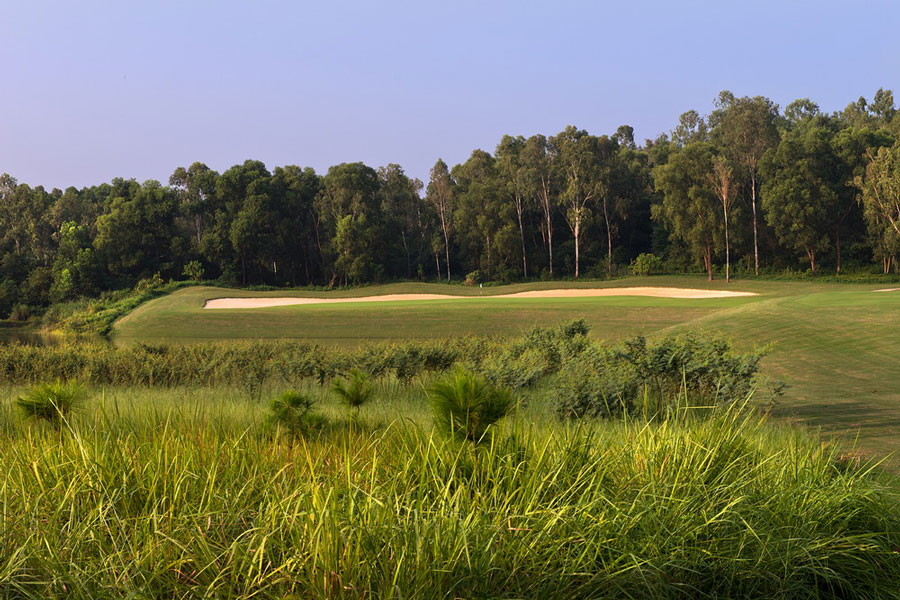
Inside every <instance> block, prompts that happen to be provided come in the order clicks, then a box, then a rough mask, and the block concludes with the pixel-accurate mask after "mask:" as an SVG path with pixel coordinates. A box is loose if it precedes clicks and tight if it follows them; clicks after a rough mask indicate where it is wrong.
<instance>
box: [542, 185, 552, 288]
mask: <svg viewBox="0 0 900 600" xmlns="http://www.w3.org/2000/svg"><path fill="white" fill-rule="evenodd" d="M541 188H542V193H541V204H542V205H543V208H544V221H545V222H546V224H547V248H548V249H549V251H550V275H553V207H552V206H551V205H550V190H549V189H547V182H546V181H544V178H543V177H542V178H541Z"/></svg>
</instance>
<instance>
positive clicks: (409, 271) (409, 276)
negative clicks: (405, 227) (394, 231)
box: [400, 231, 412, 279]
mask: <svg viewBox="0 0 900 600" xmlns="http://www.w3.org/2000/svg"><path fill="white" fill-rule="evenodd" d="M400 237H401V238H403V250H405V251H406V278H407V279H412V266H411V265H410V261H409V245H408V244H407V243H406V232H405V231H401V232H400Z"/></svg>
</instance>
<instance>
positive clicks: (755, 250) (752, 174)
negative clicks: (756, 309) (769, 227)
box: [750, 169, 759, 276]
mask: <svg viewBox="0 0 900 600" xmlns="http://www.w3.org/2000/svg"><path fill="white" fill-rule="evenodd" d="M750 205H751V206H752V207H753V272H754V273H755V274H756V275H757V276H759V241H758V235H757V222H756V173H755V172H754V171H753V169H751V170H750Z"/></svg>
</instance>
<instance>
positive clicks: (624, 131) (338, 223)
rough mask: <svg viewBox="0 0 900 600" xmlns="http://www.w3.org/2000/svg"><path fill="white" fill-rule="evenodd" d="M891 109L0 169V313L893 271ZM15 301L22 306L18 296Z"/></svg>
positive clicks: (896, 224) (897, 146) (896, 186)
mask: <svg viewBox="0 0 900 600" xmlns="http://www.w3.org/2000/svg"><path fill="white" fill-rule="evenodd" d="M898 251H900V115H898V112H897V109H896V108H895V106H894V98H893V94H892V92H891V91H889V90H883V89H879V90H878V91H877V92H876V94H875V96H874V98H873V99H872V100H871V101H868V100H866V99H865V98H860V99H859V100H858V101H856V102H853V103H851V104H850V105H848V106H847V107H846V108H845V109H844V110H843V111H839V112H835V113H831V114H826V113H824V112H822V111H821V110H820V109H819V107H818V106H817V105H816V104H815V103H814V102H812V101H810V100H809V99H801V100H797V101H794V102H792V103H790V104H789V105H788V106H786V107H785V108H784V110H783V111H782V110H780V108H779V106H778V105H776V104H775V103H773V102H772V101H771V100H769V99H768V98H765V97H761V96H756V97H736V96H734V95H733V94H732V93H730V92H728V91H724V92H722V93H721V94H720V95H719V97H718V99H717V100H716V103H715V109H714V110H713V111H712V112H711V113H710V114H707V115H701V114H699V113H698V112H696V111H693V110H692V111H688V112H686V113H684V114H682V115H681V117H680V118H679V122H678V124H677V125H676V126H675V128H674V129H673V130H672V131H671V132H670V133H668V134H662V135H660V136H659V137H657V138H656V139H652V140H649V139H648V140H646V141H645V142H644V143H643V144H638V143H636V142H635V139H634V134H633V129H632V128H631V127H629V126H627V125H623V126H621V127H619V128H618V129H617V130H616V132H615V133H612V134H609V135H599V136H597V135H592V134H590V133H588V132H587V131H585V130H582V129H578V128H576V127H574V126H569V127H566V128H565V129H564V130H563V131H561V132H559V133H557V134H555V135H550V136H545V135H541V134H537V135H533V136H531V137H528V138H526V137H523V136H509V135H505V136H503V137H502V139H500V141H499V143H498V144H497V146H496V148H495V149H494V151H493V153H491V152H488V151H485V150H481V149H477V150H475V151H473V152H472V154H471V156H470V157H469V158H468V159H467V160H466V161H465V162H463V163H462V164H458V165H455V166H453V167H452V168H451V167H450V166H448V165H447V164H446V163H445V162H444V161H443V160H440V159H439V160H438V161H437V162H436V163H435V165H434V167H433V168H432V169H431V172H430V177H429V181H428V182H427V184H425V183H423V182H421V181H419V180H418V179H415V178H411V177H409V176H408V175H407V174H406V173H405V172H404V170H403V168H402V167H401V166H400V165H397V164H389V165H387V166H384V167H379V168H377V169H375V168H372V167H370V166H367V165H365V164H362V163H344V164H340V165H336V166H333V167H331V168H329V169H328V171H327V173H325V174H324V175H321V174H318V173H316V172H315V171H314V170H313V169H311V168H308V167H307V168H301V167H298V166H294V165H288V166H284V167H275V168H274V169H273V170H271V171H270V170H269V169H268V168H267V167H266V166H265V165H264V164H263V163H261V162H259V161H255V160H248V161H246V162H244V163H243V164H240V165H235V166H233V167H231V168H230V169H228V170H226V171H224V172H222V173H218V172H216V171H214V170H213V169H210V168H209V167H207V166H206V165H204V164H203V163H200V162H195V163H194V164H192V165H190V166H188V167H179V168H178V169H176V170H175V172H174V173H173V174H172V176H171V177H170V178H169V181H168V182H167V184H163V183H161V182H158V181H153V180H151V181H146V182H144V183H139V182H137V181H135V180H133V179H128V180H126V179H120V178H117V179H114V180H112V181H111V182H110V183H104V184H101V185H97V186H91V187H85V188H82V189H77V188H74V187H69V188H67V189H66V190H59V189H53V190H50V191H48V190H46V189H44V188H43V187H41V186H37V187H31V186H29V185H27V184H24V183H18V182H17V181H16V179H15V178H14V177H12V176H11V175H8V174H4V175H2V176H0V317H5V316H7V315H9V314H10V312H11V311H13V309H14V308H15V307H19V309H20V312H21V311H22V310H25V309H26V308H27V307H40V306H46V305H48V304H51V303H54V302H61V301H66V300H71V299H75V298H79V297H90V296H94V295H97V294H98V293H100V292H101V291H103V290H107V289H117V288H121V287H126V286H129V285H133V284H134V283H135V282H136V281H138V280H140V279H143V278H147V277H151V276H156V274H159V276H160V277H163V278H167V279H169V278H172V279H184V278H193V279H218V280H219V281H221V282H223V283H230V284H242V285H261V284H265V285H279V286H281V285H293V286H298V285H329V286H340V285H348V284H359V283H365V282H377V281H384V280H394V279H418V280H449V281H452V280H462V279H464V278H469V279H470V280H477V279H482V280H485V281H500V282H508V281H516V280H523V279H533V278H543V279H548V278H557V277H583V276H591V277H607V276H612V275H614V274H615V273H616V272H617V271H618V269H620V268H621V266H622V265H627V264H628V263H629V262H630V261H632V260H633V259H634V258H635V257H637V256H639V255H641V254H647V253H652V254H653V255H655V256H656V257H658V258H659V259H661V260H663V261H665V265H666V268H667V269H668V270H675V271H677V270H691V269H694V268H700V267H702V269H703V270H704V271H705V272H706V273H707V276H708V277H709V278H710V279H712V278H713V277H714V276H715V275H717V274H719V273H721V274H722V275H724V277H725V278H726V279H730V278H731V276H732V274H733V273H735V272H740V273H745V274H759V273H760V271H767V270H773V269H785V268H791V269H808V270H809V271H811V272H812V273H818V272H821V271H822V270H823V269H829V270H834V271H835V272H837V273H840V272H841V271H842V270H844V269H845V268H846V266H847V265H850V266H852V267H853V268H863V269H877V270H879V271H882V272H884V273H888V272H890V271H892V270H893V271H894V272H896V269H897V267H896V261H897V254H898ZM26 312H27V310H26Z"/></svg>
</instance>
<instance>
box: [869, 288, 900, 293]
mask: <svg viewBox="0 0 900 600" xmlns="http://www.w3.org/2000/svg"><path fill="white" fill-rule="evenodd" d="M872 291H873V292H900V288H884V289H883V290H872Z"/></svg>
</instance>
